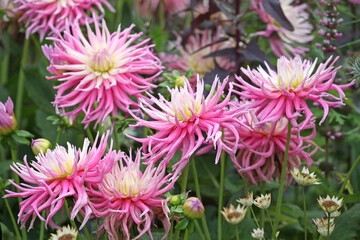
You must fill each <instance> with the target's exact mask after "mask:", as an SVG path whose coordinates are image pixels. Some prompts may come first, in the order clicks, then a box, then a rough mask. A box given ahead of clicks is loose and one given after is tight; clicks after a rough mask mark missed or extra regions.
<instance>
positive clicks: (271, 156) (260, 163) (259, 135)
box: [225, 109, 317, 184]
mask: <svg viewBox="0 0 360 240" xmlns="http://www.w3.org/2000/svg"><path fill="white" fill-rule="evenodd" d="M258 114H259V112H257V109H255V110H251V111H249V112H248V113H247V114H246V115H244V116H241V119H242V120H243V121H242V122H244V123H245V125H244V126H238V127H237V131H238V134H239V136H240V140H239V141H236V139H235V137H234V136H233V135H232V134H231V133H230V134H228V133H227V132H225V141H226V142H228V144H230V145H231V144H235V145H236V144H237V147H238V149H239V150H238V154H237V156H236V160H235V161H234V164H235V167H236V169H237V171H238V173H239V174H240V175H241V176H243V177H246V178H247V179H248V180H249V181H250V182H251V183H253V184H255V183H257V182H260V181H267V182H270V180H271V178H280V176H281V169H282V164H283V159H284V153H285V146H286V140H287V127H288V120H287V119H286V118H285V117H281V118H280V119H279V120H278V121H277V122H275V123H271V122H267V123H265V124H262V125H258V122H259V119H258ZM304 129H312V133H311V134H310V135H309V136H299V134H298V132H297V130H296V129H295V128H293V129H292V130H291V133H292V134H291V140H290V149H289V157H288V159H287V161H288V165H287V170H286V173H287V174H286V180H287V182H290V180H291V174H290V170H291V169H293V167H299V165H300V164H301V160H304V161H306V163H307V164H308V166H310V165H311V163H312V162H313V160H312V159H311V156H312V155H313V154H314V153H315V152H316V150H317V146H316V145H315V144H314V143H313V142H312V141H311V139H313V138H314V137H315V136H316V130H315V124H314V123H313V122H312V123H311V124H308V125H306V126H305V128H304ZM311 145H313V146H315V148H314V150H312V152H309V153H308V152H306V151H305V149H306V148H309V147H310V146H311Z"/></svg>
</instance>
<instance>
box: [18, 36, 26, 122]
mask: <svg viewBox="0 0 360 240" xmlns="http://www.w3.org/2000/svg"><path fill="white" fill-rule="evenodd" d="M28 52H29V39H27V38H25V41H24V47H23V52H22V55H21V61H20V71H19V78H18V87H17V93H16V105H15V117H16V120H17V121H18V123H20V122H21V107H22V105H23V103H22V102H23V95H24V85H25V72H24V69H25V65H26V59H27V55H28ZM19 125H20V124H19Z"/></svg>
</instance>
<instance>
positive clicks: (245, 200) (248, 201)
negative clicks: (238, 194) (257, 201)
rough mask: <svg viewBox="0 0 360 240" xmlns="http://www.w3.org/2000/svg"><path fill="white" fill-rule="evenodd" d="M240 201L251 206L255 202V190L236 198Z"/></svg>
mask: <svg viewBox="0 0 360 240" xmlns="http://www.w3.org/2000/svg"><path fill="white" fill-rule="evenodd" d="M236 201H237V202H238V203H241V204H242V205H245V206H246V207H251V206H252V204H253V192H249V193H248V195H247V196H246V197H244V198H239V199H238V200H236Z"/></svg>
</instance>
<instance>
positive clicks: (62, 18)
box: [16, 0, 115, 39]
mask: <svg viewBox="0 0 360 240" xmlns="http://www.w3.org/2000/svg"><path fill="white" fill-rule="evenodd" d="M16 3H17V4H18V6H19V7H18V8H17V9H16V11H17V12H23V15H22V17H21V18H20V19H19V21H26V25H25V27H26V37H27V38H29V36H30V34H34V33H36V32H38V33H39V34H40V39H44V36H45V34H46V33H47V32H50V35H56V33H57V32H58V31H59V32H62V31H64V30H65V29H66V27H65V25H66V24H65V23H66V21H69V22H70V23H73V22H76V21H79V23H80V24H81V25H85V24H86V23H90V22H92V21H95V22H97V21H98V20H100V19H102V18H103V17H104V14H105V10H104V8H103V6H102V5H105V6H106V7H107V8H108V9H110V11H112V12H113V11H115V10H114V8H113V7H112V6H111V5H110V4H109V3H108V1H107V0H16ZM88 13H90V14H89V15H90V16H91V15H93V16H96V18H92V17H90V16H88ZM99 13H101V15H100V16H98V15H99Z"/></svg>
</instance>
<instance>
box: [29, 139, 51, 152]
mask: <svg viewBox="0 0 360 240" xmlns="http://www.w3.org/2000/svg"><path fill="white" fill-rule="evenodd" d="M49 148H51V143H50V142H49V141H48V140H46V139H45V138H38V139H36V140H34V139H33V140H32V142H31V150H32V151H33V153H34V154H35V156H36V155H38V154H39V153H41V152H42V153H43V154H45V153H46V151H47V150H48V149H49Z"/></svg>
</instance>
